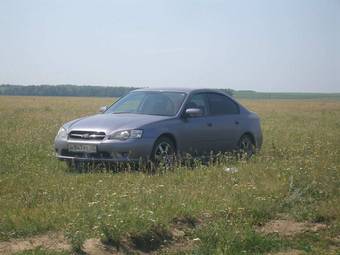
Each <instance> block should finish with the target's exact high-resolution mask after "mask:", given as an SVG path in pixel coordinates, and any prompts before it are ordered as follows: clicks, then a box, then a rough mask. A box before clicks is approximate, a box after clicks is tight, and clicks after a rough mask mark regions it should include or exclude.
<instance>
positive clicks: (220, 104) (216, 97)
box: [208, 93, 240, 115]
mask: <svg viewBox="0 0 340 255" xmlns="http://www.w3.org/2000/svg"><path fill="white" fill-rule="evenodd" d="M208 101H209V115H230V114H239V113H240V109H239V106H238V105H237V104H236V103H235V102H234V101H233V100H231V99H230V98H228V97H227V96H224V95H221V94H217V93H209V94H208Z"/></svg>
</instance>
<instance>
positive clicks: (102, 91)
mask: <svg viewBox="0 0 340 255" xmlns="http://www.w3.org/2000/svg"><path fill="white" fill-rule="evenodd" d="M134 89H137V88H135V87H102V86H85V85H83V86H78V85H29V86H23V85H9V84H4V85H0V95H9V96H73V97H121V96H123V95H125V94H127V93H128V92H130V91H131V90H134ZM220 90H221V91H223V92H225V93H228V94H229V95H231V96H232V95H233V91H232V90H231V89H220Z"/></svg>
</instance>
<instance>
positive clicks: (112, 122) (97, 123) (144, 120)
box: [64, 113, 172, 134]
mask: <svg viewBox="0 0 340 255" xmlns="http://www.w3.org/2000/svg"><path fill="white" fill-rule="evenodd" d="M170 118H172V117H168V116H158V115H144V114H129V113H123V114H111V113H109V114H97V115H93V116H89V117H84V118H80V119H76V120H74V121H70V122H68V123H66V124H65V125H64V127H65V128H66V129H67V131H68V132H70V131H72V130H79V131H80V130H81V131H99V132H105V133H106V134H110V133H111V132H113V131H117V130H129V129H137V128H142V127H143V126H144V125H147V124H150V123H154V122H158V121H162V120H166V119H170Z"/></svg>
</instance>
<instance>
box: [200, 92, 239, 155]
mask: <svg viewBox="0 0 340 255" xmlns="http://www.w3.org/2000/svg"><path fill="white" fill-rule="evenodd" d="M207 97H208V107H209V112H208V114H207V122H208V125H209V126H210V130H211V132H210V135H211V136H210V143H209V145H208V146H209V148H210V149H211V150H212V151H214V152H220V151H222V152H224V151H231V150H233V149H235V148H236V146H237V143H238V140H239V138H240V137H241V129H240V121H241V120H240V108H239V105H238V104H237V103H236V102H235V101H233V100H232V99H231V98H229V97H227V96H225V95H223V94H220V93H208V95H207Z"/></svg>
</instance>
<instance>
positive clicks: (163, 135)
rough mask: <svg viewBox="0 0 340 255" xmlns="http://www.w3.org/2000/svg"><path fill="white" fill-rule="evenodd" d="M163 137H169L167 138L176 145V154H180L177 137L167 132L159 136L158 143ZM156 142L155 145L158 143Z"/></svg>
mask: <svg viewBox="0 0 340 255" xmlns="http://www.w3.org/2000/svg"><path fill="white" fill-rule="evenodd" d="M161 137H167V138H169V139H170V140H171V141H172V142H173V143H174V145H175V150H176V153H177V152H178V147H177V141H176V138H175V136H174V135H173V134H171V133H168V132H167V133H162V134H161V135H159V136H158V137H157V139H156V141H157V140H158V139H160V138H161ZM156 141H155V143H156Z"/></svg>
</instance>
